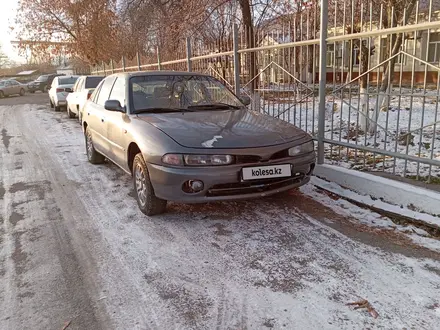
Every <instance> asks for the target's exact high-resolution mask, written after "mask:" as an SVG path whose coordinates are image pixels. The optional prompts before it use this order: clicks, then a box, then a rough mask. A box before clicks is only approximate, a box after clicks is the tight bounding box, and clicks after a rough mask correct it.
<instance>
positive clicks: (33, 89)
mask: <svg viewBox="0 0 440 330" xmlns="http://www.w3.org/2000/svg"><path fill="white" fill-rule="evenodd" d="M43 88H44V85H42V84H38V85H27V89H28V91H29V92H36V91H39V90H42V89H43Z"/></svg>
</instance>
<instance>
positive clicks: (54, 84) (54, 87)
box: [49, 78, 58, 102]
mask: <svg viewBox="0 0 440 330" xmlns="http://www.w3.org/2000/svg"><path fill="white" fill-rule="evenodd" d="M57 86H58V78H55V79H54V80H53V81H52V84H51V85H50V89H49V99H50V100H51V101H52V102H54V100H55V94H56V93H57Z"/></svg>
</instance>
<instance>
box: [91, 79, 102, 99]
mask: <svg viewBox="0 0 440 330" xmlns="http://www.w3.org/2000/svg"><path fill="white" fill-rule="evenodd" d="M101 86H102V81H101V83H99V85H98V86H96V88H95V90H94V91H93V93H92V95H91V96H90V99H91V100H92V102H93V103H96V102H98V96H99V92H100V91H101Z"/></svg>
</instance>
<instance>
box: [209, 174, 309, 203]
mask: <svg viewBox="0 0 440 330" xmlns="http://www.w3.org/2000/svg"><path fill="white" fill-rule="evenodd" d="M303 178H304V174H299V175H297V176H293V177H289V178H275V179H263V180H252V181H248V182H234V183H224V184H217V185H214V186H212V187H211V188H210V189H209V190H208V192H207V196H208V197H220V196H234V195H245V194H253V193H262V192H266V191H271V190H275V189H279V188H283V187H286V186H289V185H291V184H294V183H297V182H300V181H301V180H302V179H303Z"/></svg>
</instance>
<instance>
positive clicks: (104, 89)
mask: <svg viewBox="0 0 440 330" xmlns="http://www.w3.org/2000/svg"><path fill="white" fill-rule="evenodd" d="M115 79H116V78H115V77H108V78H105V79H104V82H103V83H102V86H101V90H100V91H99V95H98V101H97V102H96V103H97V104H99V105H101V106H104V104H105V101H107V100H108V98H109V96H110V91H111V90H112V87H113V83H114V82H115Z"/></svg>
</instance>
